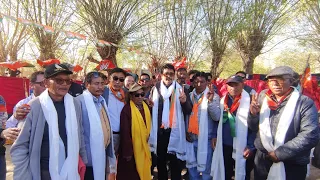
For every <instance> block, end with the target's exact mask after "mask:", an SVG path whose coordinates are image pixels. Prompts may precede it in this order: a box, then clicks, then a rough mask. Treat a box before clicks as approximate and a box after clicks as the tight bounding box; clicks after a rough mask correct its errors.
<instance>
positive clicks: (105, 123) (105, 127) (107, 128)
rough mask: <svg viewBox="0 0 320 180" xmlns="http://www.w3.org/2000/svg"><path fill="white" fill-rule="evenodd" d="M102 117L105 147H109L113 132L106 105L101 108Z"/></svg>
mask: <svg viewBox="0 0 320 180" xmlns="http://www.w3.org/2000/svg"><path fill="white" fill-rule="evenodd" d="M100 119H101V127H102V131H103V137H104V145H105V147H107V146H108V145H109V144H110V135H111V132H110V124H109V119H108V116H107V113H106V110H105V109H104V107H102V108H101V110H100Z"/></svg>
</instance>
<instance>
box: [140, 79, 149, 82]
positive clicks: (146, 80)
mask: <svg viewBox="0 0 320 180" xmlns="http://www.w3.org/2000/svg"><path fill="white" fill-rule="evenodd" d="M140 81H142V82H149V81H150V79H149V78H146V79H140Z"/></svg>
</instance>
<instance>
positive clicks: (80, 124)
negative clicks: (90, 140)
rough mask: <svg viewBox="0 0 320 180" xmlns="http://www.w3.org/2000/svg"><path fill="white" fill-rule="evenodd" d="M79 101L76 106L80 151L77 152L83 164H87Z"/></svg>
mask: <svg viewBox="0 0 320 180" xmlns="http://www.w3.org/2000/svg"><path fill="white" fill-rule="evenodd" d="M77 101H78V100H77ZM78 103H79V108H78V114H79V117H78V128H79V131H78V132H79V141H80V142H79V143H80V146H79V147H80V151H79V154H80V156H81V158H82V161H83V163H84V164H88V157H87V152H86V144H85V142H84V130H83V125H82V109H81V104H80V101H78Z"/></svg>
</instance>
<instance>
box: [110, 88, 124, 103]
mask: <svg viewBox="0 0 320 180" xmlns="http://www.w3.org/2000/svg"><path fill="white" fill-rule="evenodd" d="M110 90H111V92H112V94H113V95H114V96H115V97H116V98H117V99H118V100H119V101H121V102H123V103H125V95H124V91H123V89H120V91H115V90H113V88H112V87H111V86H110ZM119 92H120V97H119Z"/></svg>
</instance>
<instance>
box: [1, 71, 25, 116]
mask: <svg viewBox="0 0 320 180" xmlns="http://www.w3.org/2000/svg"><path fill="white" fill-rule="evenodd" d="M0 84H1V86H0V95H2V97H3V98H4V100H5V101H6V104H7V112H8V114H12V112H13V107H14V106H15V105H16V104H17V103H18V102H19V101H20V100H22V99H24V98H26V97H27V96H28V95H29V80H28V79H26V78H16V77H4V76H0Z"/></svg>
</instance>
